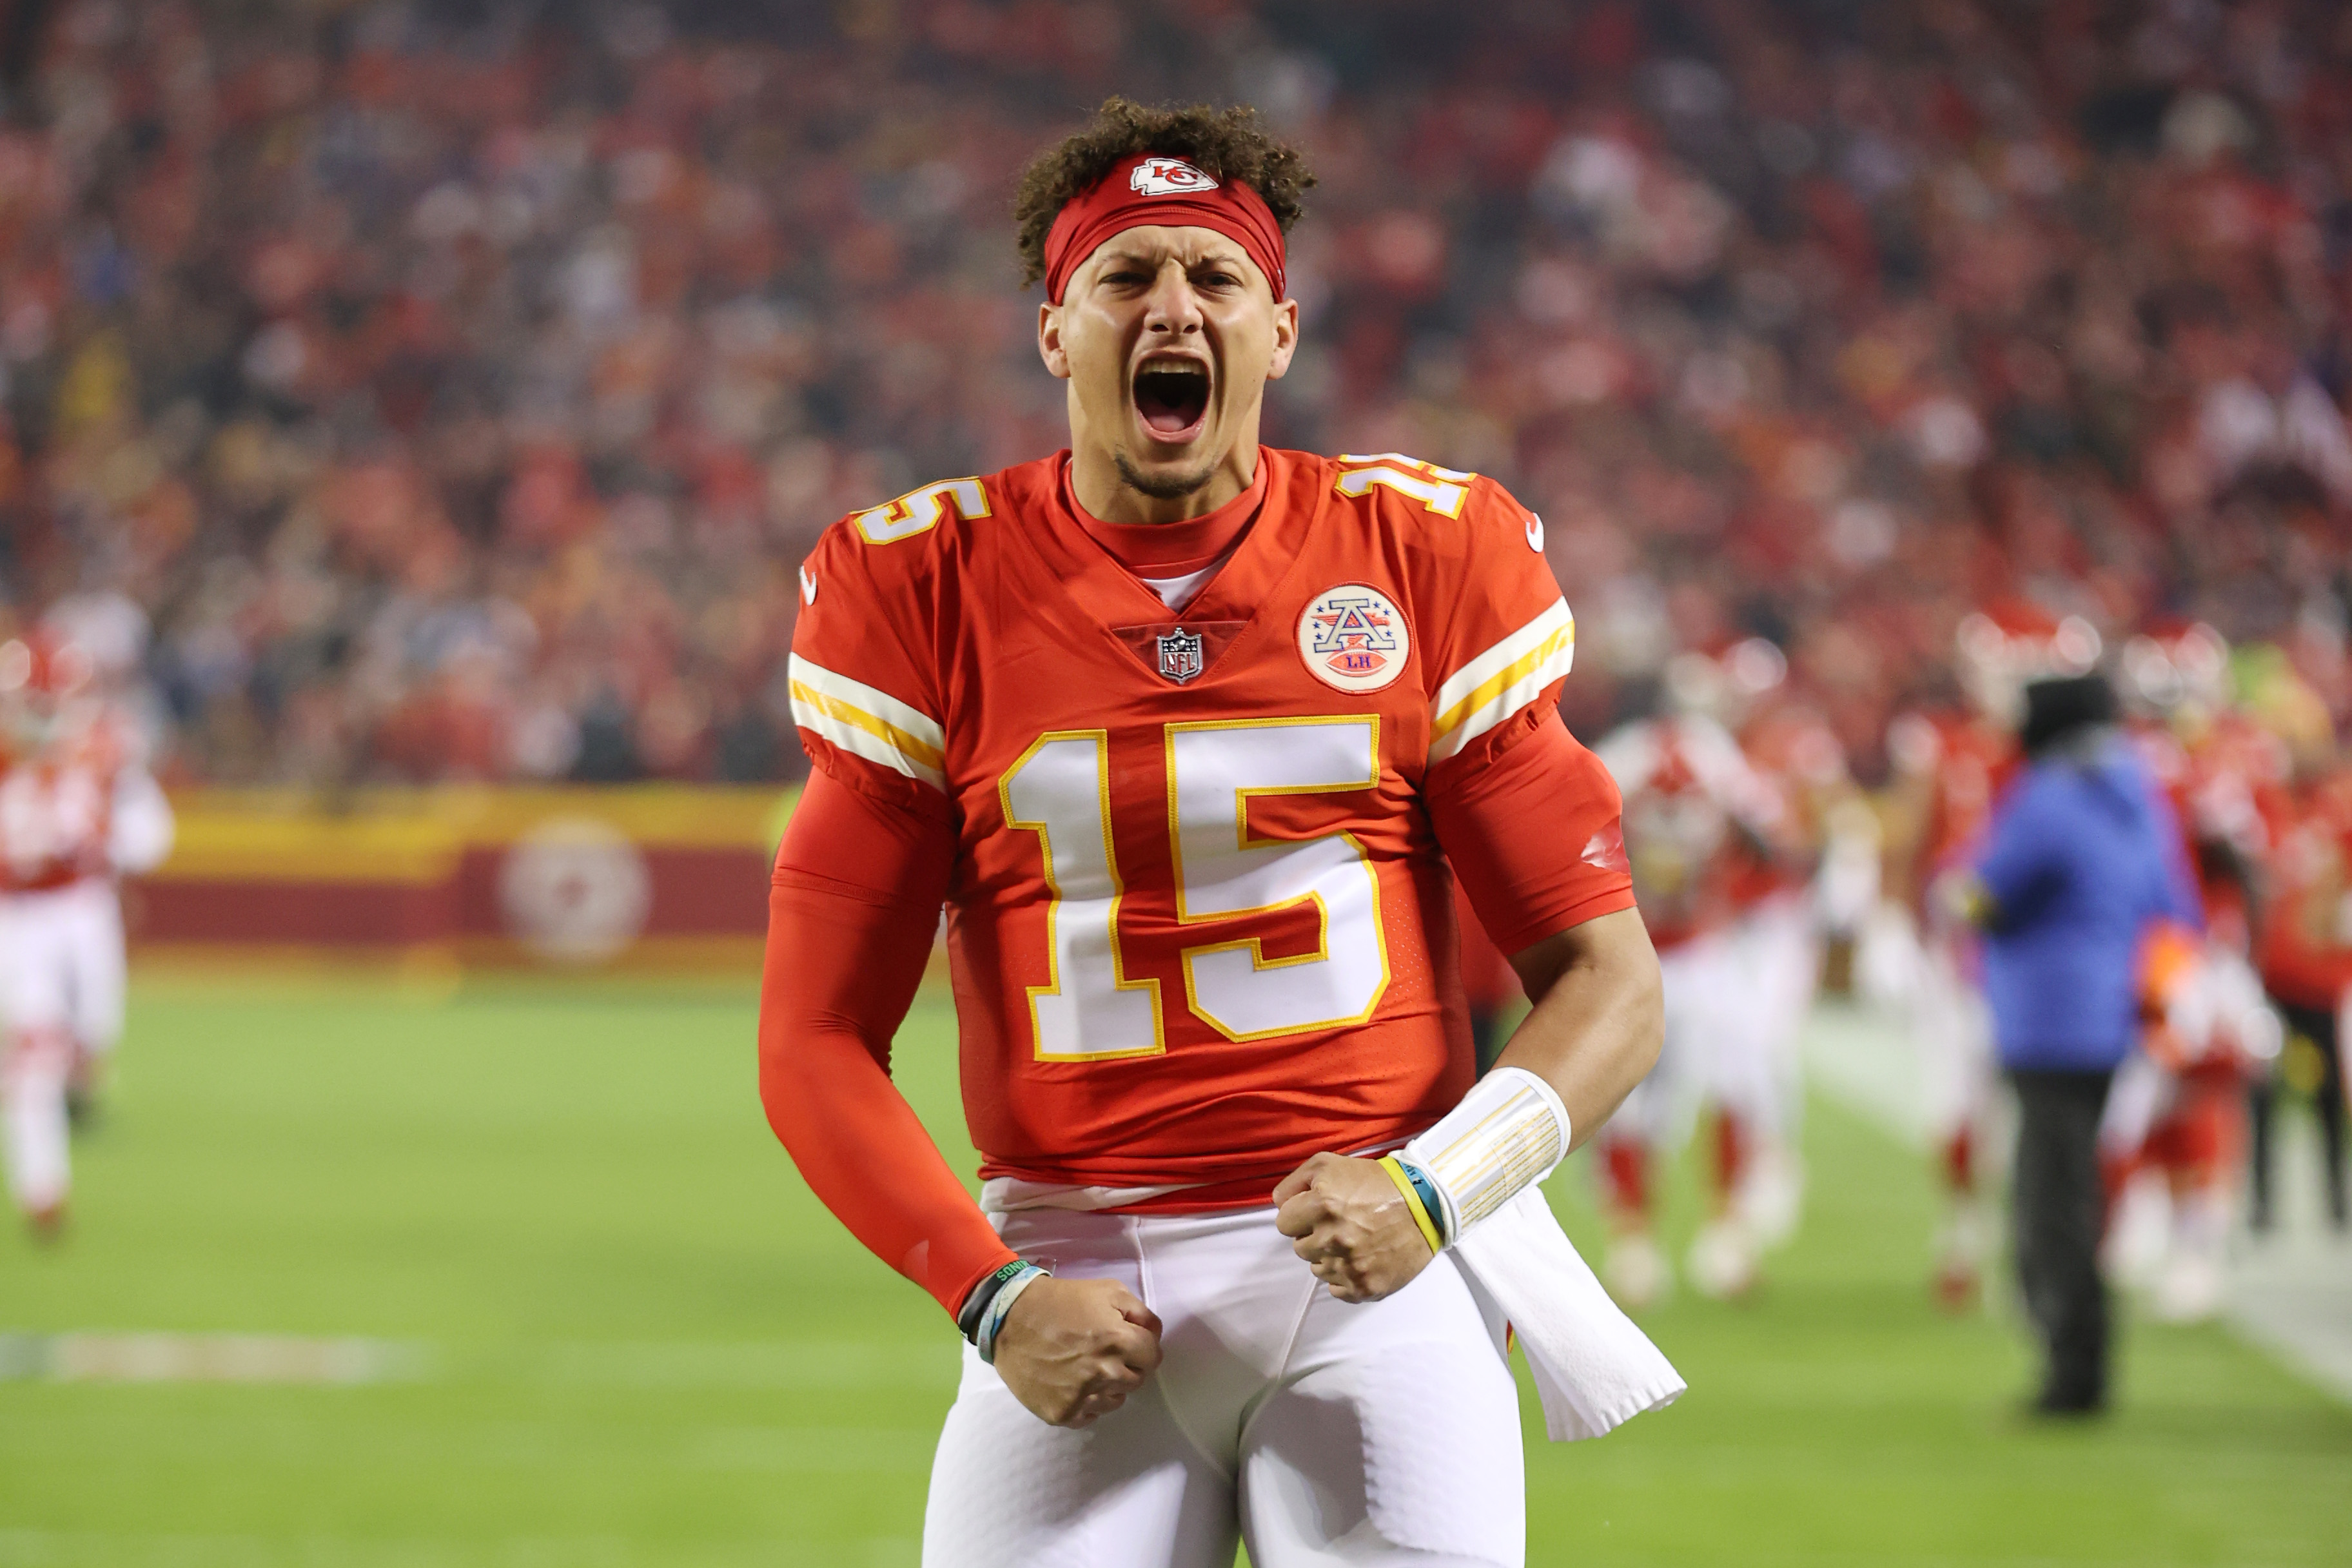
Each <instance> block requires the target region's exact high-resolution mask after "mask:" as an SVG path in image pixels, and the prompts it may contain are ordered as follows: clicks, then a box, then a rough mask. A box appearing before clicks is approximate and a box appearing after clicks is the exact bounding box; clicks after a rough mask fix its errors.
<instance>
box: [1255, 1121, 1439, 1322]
mask: <svg viewBox="0 0 2352 1568" xmlns="http://www.w3.org/2000/svg"><path fill="white" fill-rule="evenodd" d="M1274 1202H1275V1215H1274V1225H1275V1228H1276V1230H1279V1231H1281V1232H1282V1234H1283V1235H1285V1236H1286V1237H1291V1238H1292V1240H1291V1248H1290V1249H1291V1250H1292V1251H1293V1252H1296V1253H1297V1254H1298V1256H1299V1257H1301V1258H1305V1259H1306V1260H1307V1265H1308V1266H1309V1267H1310V1268H1313V1269H1314V1270H1315V1277H1316V1278H1317V1279H1320V1280H1322V1281H1323V1283H1324V1284H1326V1285H1328V1286H1329V1287H1330V1288H1331V1294H1333V1295H1334V1296H1337V1297H1339V1300H1342V1301H1377V1300H1380V1299H1381V1297H1383V1296H1389V1295H1393V1294H1394V1293H1395V1292H1397V1291H1399V1290H1402V1289H1404V1288H1405V1286H1407V1285H1408V1284H1410V1283H1412V1277H1413V1276H1414V1275H1416V1274H1418V1273H1420V1272H1421V1271H1422V1270H1423V1269H1424V1268H1428V1267H1429V1260H1430V1258H1432V1257H1433V1254H1432V1253H1431V1251H1430V1250H1429V1242H1428V1240H1427V1239H1426V1238H1425V1237H1423V1235H1422V1234H1421V1227H1420V1226H1417V1225H1415V1224H1414V1223H1413V1218H1412V1210H1410V1209H1408V1208H1407V1207H1405V1197H1404V1194H1402V1193H1401V1192H1399V1191H1397V1186H1396V1184H1395V1183H1394V1182H1392V1181H1391V1180H1389V1173H1387V1172H1386V1171H1383V1170H1381V1167H1380V1165H1379V1163H1377V1162H1374V1161H1371V1160H1358V1159H1352V1158H1350V1157H1349V1156H1348V1155H1345V1154H1317V1155H1314V1156H1313V1157H1311V1158H1310V1159H1308V1161H1307V1163H1305V1164H1304V1165H1301V1166H1299V1167H1298V1169H1297V1170H1295V1171H1293V1172H1291V1173H1290V1174H1288V1175H1287V1176H1285V1177H1284V1178H1283V1179H1282V1184H1281V1185H1280V1186H1278V1187H1276V1188H1275V1189H1274Z"/></svg>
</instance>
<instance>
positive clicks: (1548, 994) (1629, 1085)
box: [1496, 910, 1665, 1147]
mask: <svg viewBox="0 0 2352 1568" xmlns="http://www.w3.org/2000/svg"><path fill="white" fill-rule="evenodd" d="M1511 967H1512V968H1513V969H1515V970H1517V972H1518V975H1519V983H1520V984H1522V985H1523V986H1524V987H1526V989H1527V993H1528V996H1529V997H1531V998H1533V999H1534V1006H1533V1007H1532V1008H1531V1009H1530V1010H1529V1011H1528V1016H1527V1017H1526V1018H1525V1019H1524V1020H1522V1021H1521V1023H1520V1025H1519V1026H1518V1028H1517V1030H1516V1031H1514V1032H1513V1034H1512V1036H1511V1039H1510V1043H1509V1044H1508V1045H1507V1046H1505V1047H1503V1054H1502V1056H1501V1058H1499V1059H1498V1060H1497V1062H1496V1065H1497V1066H1498V1067H1515V1068H1525V1069H1526V1070H1527V1071H1528V1072H1531V1073H1534V1074H1535V1075H1536V1076H1537V1077H1538V1078H1540V1079H1543V1080H1544V1081H1545V1082H1546V1083H1548V1084H1549V1085H1551V1087H1552V1089H1553V1091H1554V1092H1556V1093H1557V1094H1558V1095H1559V1099H1560V1103H1561V1105H1562V1106H1564V1107H1565V1108H1566V1110H1567V1111H1568V1119H1569V1128H1570V1146H1571V1147H1573V1146H1574V1145H1575V1144H1579V1143H1581V1142H1584V1141H1585V1140H1586V1139H1587V1138H1590V1137H1591V1136H1592V1134H1593V1132H1594V1131H1596V1130H1598V1129H1599V1128H1600V1126H1601V1123H1602V1122H1604V1121H1608V1120H1609V1116H1610V1113H1611V1112H1612V1111H1614V1110H1616V1109H1617V1107H1618V1105H1619V1104H1620V1103H1622V1101H1623V1100H1624V1099H1625V1097H1626V1096H1627V1095H1628V1094H1631V1093H1632V1092H1633V1086H1634V1085H1635V1084H1638V1083H1640V1082H1641V1081H1642V1079H1643V1077H1644V1076H1646V1075H1647V1074H1648V1072H1649V1070H1650V1068H1652V1066H1654V1064H1655V1063H1656V1061H1657V1059H1658V1050H1659V1047H1661V1045H1662V1044H1663V1043H1664V1038H1665V1001H1664V990H1663V988H1662V987H1661V986H1660V984H1659V981H1658V955H1657V953H1656V952H1655V951H1654V950H1653V949H1652V948H1651V946H1650V937H1649V932H1648V931H1646V930H1645V929H1644V928H1643V924H1642V916H1641V913H1640V911H1639V910H1618V911H1617V912H1615V913H1614V914H1606V915H1602V916H1601V917H1599V918H1598V919H1596V920H1591V921H1585V922H1584V923H1583V924H1582V925H1580V926H1576V927H1573V928H1572V929H1570V930H1568V931H1561V932H1559V933H1558V934H1557V935H1554V936H1549V937H1547V938H1545V939H1544V940H1543V941H1541V942H1537V943H1535V944H1534V945H1533V946H1531V947H1528V948H1527V949H1525V950H1524V951H1522V952H1517V953H1516V954H1514V955H1513V956H1512V958H1511Z"/></svg>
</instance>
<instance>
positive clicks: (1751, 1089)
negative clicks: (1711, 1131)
mask: <svg viewBox="0 0 2352 1568" xmlns="http://www.w3.org/2000/svg"><path fill="white" fill-rule="evenodd" d="M1744 960H1745V955H1744V954H1743V953H1742V952H1741V951H1740V950H1739V948H1738V946H1736V945H1735V944H1734V943H1733V942H1732V940H1731V938H1730V936H1729V935H1728V934H1727V933H1726V932H1723V931H1712V932H1709V933H1708V934H1707V935H1706V936H1701V937H1695V938H1693V939H1692V940H1691V941H1689V942H1682V943H1679V944H1677V945H1676V946H1674V947H1671V948H1668V949H1667V950H1666V951H1665V952H1662V953H1660V954H1658V976H1659V981H1660V984H1661V985H1662V987H1663V989H1664V1001H1665V1038H1664V1044H1663V1045H1662V1046H1661V1047H1659V1051H1658V1060H1657V1065H1656V1066H1654V1067H1653V1068H1651V1069H1650V1072H1649V1076H1648V1077H1646V1078H1644V1079H1642V1081H1641V1082H1640V1083H1638V1084H1636V1085H1634V1086H1633V1093H1631V1094H1629V1095H1627V1096H1626V1097H1625V1102H1624V1103H1623V1104H1622V1105H1621V1106H1619V1107H1618V1108H1617V1110H1616V1113H1615V1114H1614V1115H1612V1117H1610V1119H1609V1127H1608V1133H1607V1135H1608V1136H1609V1137H1611V1138H1613V1139H1617V1140H1621V1141H1623V1142H1635V1143H1640V1144H1642V1145H1643V1147H1645V1148H1649V1149H1653V1150H1658V1151H1664V1150H1668V1149H1676V1148H1680V1147H1681V1146H1682V1144H1683V1143H1684V1142H1685V1141H1686V1140H1687V1139H1688V1138H1689V1137H1690V1131H1691V1124H1692V1121H1693V1120H1694V1119H1695V1118H1696V1115H1697V1114H1698V1109H1699V1106H1700V1103H1701V1102H1702V1101H1713V1102H1715V1103H1717V1104H1726V1105H1729V1106H1730V1107H1732V1108H1733V1109H1735V1110H1742V1111H1749V1110H1751V1108H1752V1107H1753V1106H1754V1105H1755V1104H1757V1103H1758V1102H1762V1103H1766V1104H1769V1099H1770V1096H1771V1092H1772V1086H1771V1079H1770V1077H1769V1073H1767V1072H1765V1071H1763V1070H1761V1064H1760V1060H1759V1057H1757V1056H1755V1055H1751V1054H1749V1053H1745V1052H1741V1051H1738V1050H1737V1049H1734V1048H1733V1047H1732V1046H1731V1045H1730V1042H1732V1041H1735V1040H1738V1039H1741V1038H1744V1037H1746V1035H1747V1034H1749V1033H1752V1032H1753V1031H1752V1029H1749V1028H1748V1027H1747V1026H1745V1024H1744V1022H1743V1020H1742V1017H1741V1009H1743V1008H1747V1007H1752V1006H1753V1005H1754V1002H1755V999H1754V998H1753V997H1752V996H1751V995H1749V994H1748V987H1747V973H1746V969H1745V964H1744Z"/></svg>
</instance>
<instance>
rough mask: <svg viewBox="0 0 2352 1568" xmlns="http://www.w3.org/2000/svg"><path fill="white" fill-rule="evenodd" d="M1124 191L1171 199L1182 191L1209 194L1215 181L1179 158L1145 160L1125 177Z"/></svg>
mask: <svg viewBox="0 0 2352 1568" xmlns="http://www.w3.org/2000/svg"><path fill="white" fill-rule="evenodd" d="M1127 188H1128V189H1129V190H1130V191H1136V192H1139V193H1140V194H1142V195H1147V196H1172V195H1178V194H1179V193H1180V192H1184V191H1213V190H1215V189H1216V188H1217V182H1216V181H1214V180H1213V179H1211V178H1209V176H1208V175H1207V174H1203V173H1202V171H1200V170H1198V169H1196V168H1194V167H1193V166H1192V164H1190V163H1186V162H1184V160H1183V159H1181V158H1146V159H1145V160H1144V161H1143V162H1142V163H1138V164H1137V165H1136V166H1135V173H1133V174H1129V176H1128V177H1127Z"/></svg>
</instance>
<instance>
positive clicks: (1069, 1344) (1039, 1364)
mask: <svg viewBox="0 0 2352 1568" xmlns="http://www.w3.org/2000/svg"><path fill="white" fill-rule="evenodd" d="M1423 1250H1424V1251H1425V1250H1427V1249H1426V1248H1423ZM1159 1364H1160V1319H1159V1316H1158V1314H1156V1313H1154V1312H1153V1311H1152V1310H1151V1309H1150V1308H1149V1307H1147V1306H1145V1305H1144V1304H1143V1303H1142V1302H1140V1301H1139V1300H1136V1299H1135V1296H1134V1294H1133V1293H1132V1292H1131V1291H1129V1289H1127V1288H1126V1287H1125V1286H1123V1285H1121V1284H1119V1283H1118V1281H1117V1280H1115V1279H1055V1278H1053V1277H1051V1276H1048V1277H1047V1278H1045V1279H1040V1280H1038V1281H1037V1282H1036V1283H1034V1284H1033V1285H1031V1286H1030V1287H1029V1288H1028V1289H1025V1290H1024V1291H1023V1292H1022V1293H1021V1299H1020V1300H1017V1301H1015V1302H1013V1310H1011V1311H1009V1312H1007V1313H1006V1314H1005V1316H1004V1322H1003V1326H1002V1327H1001V1328H999V1329H998V1330H997V1331H996V1374H997V1376H999V1377H1001V1378H1003V1380H1004V1386H1005V1387H1007V1388H1009V1389H1011V1390H1012V1391H1013V1398H1015V1399H1018V1400H1019V1401H1021V1403H1022V1404H1023V1405H1026V1406H1027V1407H1028V1408H1029V1412H1030V1414H1032V1415H1035V1416H1036V1417H1037V1419H1038V1420H1040V1421H1043V1422H1045V1424H1046V1425H1047V1426H1093V1425H1094V1424H1095V1422H1096V1421H1097V1419H1099V1418H1100V1417H1102V1416H1105V1415H1109V1414H1110V1413H1111V1412H1112V1411H1114V1410H1116V1409H1118V1407H1119V1406H1120V1405H1124V1404H1126V1403H1127V1396H1128V1395H1129V1394H1133V1393H1134V1392H1135V1391H1136V1390H1137V1389H1139V1388H1141V1387H1142V1386H1143V1380H1144V1379H1145V1378H1147V1377H1149V1376H1150V1375H1151V1373H1152V1369H1153V1368H1155V1367H1157V1366H1158V1365H1159Z"/></svg>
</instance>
